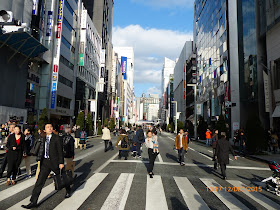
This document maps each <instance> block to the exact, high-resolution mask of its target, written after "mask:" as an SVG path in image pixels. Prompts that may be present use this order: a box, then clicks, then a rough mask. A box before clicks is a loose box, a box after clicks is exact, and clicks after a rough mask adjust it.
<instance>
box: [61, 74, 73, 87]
mask: <svg viewBox="0 0 280 210" xmlns="http://www.w3.org/2000/svg"><path fill="white" fill-rule="evenodd" d="M58 81H59V82H61V83H62V84H64V85H66V86H68V87H70V88H72V87H73V82H72V81H70V80H69V79H67V78H65V77H64V76H61V75H59V77H58Z"/></svg>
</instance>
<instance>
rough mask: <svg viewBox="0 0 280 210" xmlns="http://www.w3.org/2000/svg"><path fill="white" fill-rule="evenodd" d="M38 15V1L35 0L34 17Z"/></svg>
mask: <svg viewBox="0 0 280 210" xmlns="http://www.w3.org/2000/svg"><path fill="white" fill-rule="evenodd" d="M37 14H38V0H33V7H32V15H37Z"/></svg>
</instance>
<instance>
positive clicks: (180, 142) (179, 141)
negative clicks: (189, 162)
mask: <svg viewBox="0 0 280 210" xmlns="http://www.w3.org/2000/svg"><path fill="white" fill-rule="evenodd" d="M175 148H176V149H177V151H178V161H179V163H180V165H181V166H184V165H185V162H184V159H185V154H186V150H187V149H188V140H187V138H186V136H185V135H184V130H183V129H180V133H179V134H178V135H177V136H176V139H175Z"/></svg>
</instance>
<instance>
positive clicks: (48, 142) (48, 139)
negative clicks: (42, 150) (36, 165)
mask: <svg viewBox="0 0 280 210" xmlns="http://www.w3.org/2000/svg"><path fill="white" fill-rule="evenodd" d="M49 148H50V138H49V137H48V136H47V137H46V157H47V158H48V157H49Z"/></svg>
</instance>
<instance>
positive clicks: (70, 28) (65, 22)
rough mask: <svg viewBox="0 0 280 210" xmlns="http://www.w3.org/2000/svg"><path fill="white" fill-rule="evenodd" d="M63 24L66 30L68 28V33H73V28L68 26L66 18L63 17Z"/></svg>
mask: <svg viewBox="0 0 280 210" xmlns="http://www.w3.org/2000/svg"><path fill="white" fill-rule="evenodd" d="M63 24H64V25H65V26H66V28H68V29H69V31H71V32H72V31H75V30H74V29H73V27H72V26H71V25H70V23H69V22H68V21H67V20H66V18H65V17H63Z"/></svg>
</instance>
